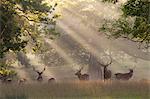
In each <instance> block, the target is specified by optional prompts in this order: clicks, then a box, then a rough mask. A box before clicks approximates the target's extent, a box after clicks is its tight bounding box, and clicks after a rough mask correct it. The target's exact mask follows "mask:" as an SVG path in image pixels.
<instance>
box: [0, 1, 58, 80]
mask: <svg viewBox="0 0 150 99" xmlns="http://www.w3.org/2000/svg"><path fill="white" fill-rule="evenodd" d="M50 3H51V2H50V1H49V2H46V0H0V58H1V60H2V58H4V56H5V55H6V54H7V53H8V52H10V51H11V52H18V51H21V50H23V51H24V49H25V48H26V46H27V45H30V46H31V47H30V48H31V50H34V51H35V50H37V49H38V48H40V46H41V43H40V40H41V39H40V38H41V34H44V33H46V34H47V33H48V34H47V35H48V36H50V37H51V36H53V35H57V34H58V33H56V32H55V21H56V18H57V17H58V16H59V15H57V14H55V13H54V10H55V7H56V6H57V3H54V4H53V5H51V4H50ZM49 27H50V28H49ZM41 42H42V41H41ZM8 67H9V66H8V64H7V63H6V62H4V61H3V60H2V61H0V80H6V79H7V78H9V77H11V76H13V75H15V74H16V73H15V71H12V70H9V68H8Z"/></svg>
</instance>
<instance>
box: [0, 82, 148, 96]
mask: <svg viewBox="0 0 150 99" xmlns="http://www.w3.org/2000/svg"><path fill="white" fill-rule="evenodd" d="M149 88H150V83H149V82H137V81H136V82H111V83H110V82H107V83H104V82H101V81H97V82H68V83H54V84H37V83H34V84H26V85H21V86H19V85H16V84H12V85H0V91H1V92H0V96H1V97H0V99H150V95H149V92H150V89H149Z"/></svg>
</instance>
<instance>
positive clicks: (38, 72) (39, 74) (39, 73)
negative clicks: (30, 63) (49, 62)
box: [33, 67, 46, 81]
mask: <svg viewBox="0 0 150 99" xmlns="http://www.w3.org/2000/svg"><path fill="white" fill-rule="evenodd" d="M45 70H46V67H44V69H43V70H42V71H41V72H40V71H38V70H36V69H35V68H34V67H33V71H35V72H36V73H37V74H38V77H37V79H36V80H37V81H42V80H43V77H42V74H43V73H44V71H45Z"/></svg>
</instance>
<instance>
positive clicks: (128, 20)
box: [100, 0, 150, 48]
mask: <svg viewBox="0 0 150 99" xmlns="http://www.w3.org/2000/svg"><path fill="white" fill-rule="evenodd" d="M121 10H122V12H123V15H122V17H121V18H119V19H118V20H115V21H114V22H106V23H105V24H103V26H102V27H101V28H100V30H102V31H104V32H105V33H106V34H107V35H109V37H115V38H127V39H129V40H131V41H134V42H138V43H140V44H144V47H145V48H149V47H150V45H149V44H150V19H149V18H150V14H149V12H150V2H149V1H148V0H129V1H128V2H126V3H125V4H124V5H123V6H122V8H121Z"/></svg>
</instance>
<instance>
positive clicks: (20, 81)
mask: <svg viewBox="0 0 150 99" xmlns="http://www.w3.org/2000/svg"><path fill="white" fill-rule="evenodd" d="M26 81H27V79H25V78H21V79H20V80H18V83H19V84H23V83H25V82H26Z"/></svg>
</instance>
